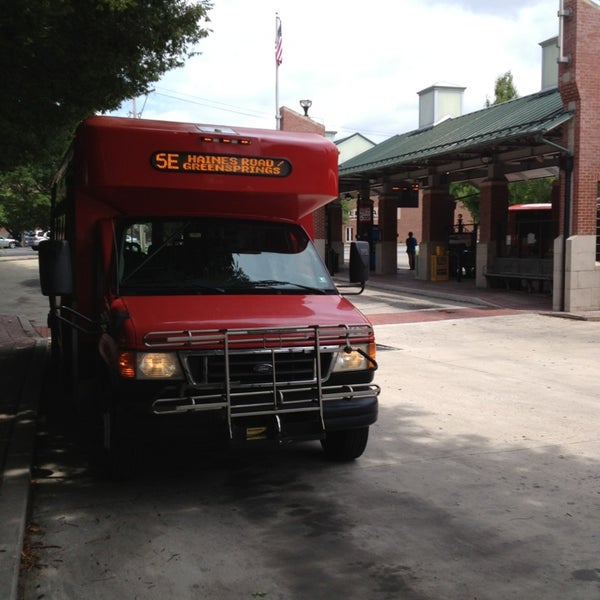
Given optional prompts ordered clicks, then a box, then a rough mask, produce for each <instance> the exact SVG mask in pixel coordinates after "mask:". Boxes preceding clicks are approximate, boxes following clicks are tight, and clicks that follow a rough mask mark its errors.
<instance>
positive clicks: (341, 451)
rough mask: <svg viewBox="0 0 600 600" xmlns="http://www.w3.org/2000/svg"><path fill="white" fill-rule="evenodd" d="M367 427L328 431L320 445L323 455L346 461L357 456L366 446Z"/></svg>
mask: <svg viewBox="0 0 600 600" xmlns="http://www.w3.org/2000/svg"><path fill="white" fill-rule="evenodd" d="M368 440H369V428H368V427H361V428H360V429H346V430H344V431H330V432H328V433H327V434H326V436H325V439H324V440H321V445H322V446H323V450H324V451H325V456H327V458H330V459H332V460H339V461H346V460H354V459H355V458H358V457H359V456H360V455H361V454H362V453H363V452H364V451H365V448H366V447H367V441H368Z"/></svg>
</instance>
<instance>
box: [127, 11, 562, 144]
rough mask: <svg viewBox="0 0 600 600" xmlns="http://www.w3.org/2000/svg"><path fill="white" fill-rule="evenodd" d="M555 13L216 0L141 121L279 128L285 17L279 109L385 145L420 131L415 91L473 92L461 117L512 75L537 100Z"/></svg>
mask: <svg viewBox="0 0 600 600" xmlns="http://www.w3.org/2000/svg"><path fill="white" fill-rule="evenodd" d="M557 9H558V0H454V1H453V0H446V1H443V0H437V1H433V2H432V1H430V2H426V1H425V0H402V1H401V2H395V3H390V2H389V1H388V0H370V2H367V3H365V2H358V1H357V0H303V1H302V2H295V1H294V2H292V1H291V0H280V1H279V2H278V3H277V4H275V3H273V2H272V1H271V0H253V1H252V2H249V1H248V0H219V1H218V2H216V3H215V8H214V9H213V10H212V11H211V12H210V18H211V23H210V24H209V27H210V28H211V29H212V30H213V33H211V34H210V36H209V37H208V38H206V39H205V40H203V41H202V42H201V43H200V45H199V51H200V52H201V54H200V55H199V56H196V57H194V58H192V59H190V60H189V61H188V62H187V64H186V66H185V67H184V68H183V69H179V70H176V71H172V72H170V73H167V74H166V75H165V76H164V77H163V79H162V80H161V81H160V82H159V83H157V85H156V86H155V89H156V92H155V93H153V94H151V95H150V96H149V98H148V100H147V102H146V105H145V108H144V113H143V116H144V117H147V118H164V119H168V120H184V121H194V122H205V123H221V124H223V123H225V124H232V125H246V126H252V127H268V128H273V127H275V87H276V86H275V61H274V41H275V14H276V12H278V13H279V16H280V17H281V20H282V25H283V64H282V65H281V67H280V68H279V86H278V89H279V105H285V106H288V107H289V108H292V109H294V110H298V111H299V112H301V108H300V106H299V104H298V102H299V100H300V99H301V98H310V99H311V100H312V101H313V105H312V108H311V109H310V113H309V114H310V116H311V117H312V118H314V119H315V120H318V121H319V122H321V123H323V124H324V125H325V127H326V128H327V129H328V130H334V131H338V135H339V136H340V137H342V136H346V135H348V134H350V133H353V132H360V133H362V134H363V135H365V136H367V137H369V138H371V139H372V140H373V141H375V142H379V141H381V140H383V139H385V138H387V137H390V136H391V135H394V134H396V133H403V132H405V131H409V130H411V129H415V128H416V127H417V124H418V95H417V92H419V91H420V90H422V89H424V88H427V87H429V86H430V85H432V84H433V83H436V82H438V81H444V82H450V83H455V84H457V85H461V86H464V87H466V88H467V89H466V91H465V96H464V110H465V112H471V111H473V110H478V109H479V108H482V107H483V105H484V103H485V100H486V97H488V98H490V99H493V95H494V83H495V81H496V78H497V77H498V76H499V75H502V74H503V73H505V72H506V71H509V70H510V71H511V72H512V74H513V78H514V82H515V86H516V87H517V90H518V92H519V93H520V95H526V94H530V93H533V92H535V91H538V90H539V89H540V85H541V49H540V46H539V43H540V42H542V41H545V40H547V39H548V38H550V37H553V36H554V35H556V33H557V31H558V19H557V15H556V13H557ZM142 103H143V100H141V99H138V109H139V107H140V106H141V104H142ZM130 109H131V105H129V106H127V104H126V105H124V107H123V110H122V111H120V114H126V113H127V111H129V110H130Z"/></svg>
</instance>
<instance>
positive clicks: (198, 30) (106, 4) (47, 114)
mask: <svg viewBox="0 0 600 600" xmlns="http://www.w3.org/2000/svg"><path fill="white" fill-rule="evenodd" d="M210 8H212V4H211V3H210V1H209V0H195V1H192V0H62V1H61V2H50V1H48V0H19V1H18V2H4V3H3V9H2V20H1V21H0V72H1V73H2V82H3V90H2V94H1V95H0V131H1V132H2V146H3V152H2V153H1V154H0V171H5V170H7V169H11V168H13V167H16V166H19V165H23V164H36V163H38V162H39V161H40V160H44V159H45V158H47V157H48V156H49V155H55V156H56V155H60V154H62V152H63V151H64V149H65V146H66V143H67V142H68V139H69V136H70V134H71V133H72V131H73V130H74V129H75V127H76V125H77V124H78V123H79V122H80V121H81V120H83V119H84V118H86V117H88V116H90V115H91V114H93V113H95V112H106V111H110V110H114V109H116V108H118V106H119V105H120V104H121V103H122V101H123V100H126V99H127V98H132V97H135V96H138V95H142V94H144V93H146V92H147V91H148V89H149V87H150V84H152V83H153V82H156V81H157V80H158V79H159V78H160V77H161V75H163V74H164V73H165V72H166V71H169V70H171V69H173V68H176V67H180V66H182V65H183V64H184V58H187V57H188V56H192V55H193V54H194V53H195V52H194V50H193V46H194V45H195V44H196V43H197V42H198V41H200V40H201V39H202V38H204V37H206V36H207V35H208V33H209V30H207V29H204V28H203V27H202V26H201V25H202V24H203V22H208V21H209V19H208V16H207V15H208V11H209V10H210Z"/></svg>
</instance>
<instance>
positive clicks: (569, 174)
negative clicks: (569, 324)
mask: <svg viewBox="0 0 600 600" xmlns="http://www.w3.org/2000/svg"><path fill="white" fill-rule="evenodd" d="M539 140H540V141H541V142H543V143H544V144H548V146H552V147H553V148H556V149H557V150H560V152H561V154H562V156H561V160H560V164H559V167H560V168H561V169H562V170H563V171H564V172H565V196H564V206H563V239H562V261H561V262H562V264H561V269H560V270H561V281H560V285H561V299H560V312H565V293H566V289H567V238H568V237H570V235H571V185H572V178H573V153H572V152H571V151H570V150H569V149H568V148H565V147H563V146H561V145H559V144H556V143H555V142H551V141H550V140H547V139H545V138H544V136H540V138H539Z"/></svg>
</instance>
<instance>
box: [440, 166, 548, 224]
mask: <svg viewBox="0 0 600 600" xmlns="http://www.w3.org/2000/svg"><path fill="white" fill-rule="evenodd" d="M555 181H556V177H543V178H541V179H532V180H530V181H513V182H511V183H509V184H508V193H509V204H532V203H538V202H551V200H552V186H553V184H554V182H555ZM450 194H451V195H452V196H454V198H455V199H456V200H459V201H460V202H462V203H463V204H464V206H465V208H466V209H467V210H468V211H469V212H470V213H471V218H472V220H473V223H479V202H480V199H481V197H480V194H479V190H478V189H477V188H476V187H475V186H474V185H472V184H470V183H465V182H459V183H452V184H450Z"/></svg>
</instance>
